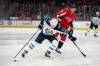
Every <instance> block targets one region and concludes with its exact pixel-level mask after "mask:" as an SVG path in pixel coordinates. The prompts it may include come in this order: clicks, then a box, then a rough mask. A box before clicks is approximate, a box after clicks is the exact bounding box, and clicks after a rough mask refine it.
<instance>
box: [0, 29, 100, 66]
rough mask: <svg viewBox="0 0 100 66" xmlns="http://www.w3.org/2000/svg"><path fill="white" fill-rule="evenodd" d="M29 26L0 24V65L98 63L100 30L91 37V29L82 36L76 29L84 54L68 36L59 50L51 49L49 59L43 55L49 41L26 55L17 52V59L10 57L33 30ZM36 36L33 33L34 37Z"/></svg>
mask: <svg viewBox="0 0 100 66" xmlns="http://www.w3.org/2000/svg"><path fill="white" fill-rule="evenodd" d="M36 30H37V29H30V28H0V66H100V32H98V36H99V37H94V36H93V32H91V33H89V34H88V36H84V33H85V31H81V30H75V32H74V36H76V37H77V41H76V43H77V45H78V46H79V47H80V49H81V50H82V51H83V52H84V53H85V54H86V55H87V57H86V58H84V57H83V56H82V55H81V53H80V52H79V51H78V50H77V48H76V47H75V46H74V44H73V43H72V42H71V41H70V40H67V41H66V42H65V44H64V46H63V47H62V49H61V51H62V54H61V55H60V54H57V53H53V54H52V55H51V58H50V59H48V58H46V57H45V56H44V54H45V52H46V50H47V48H48V47H49V45H50V43H49V41H47V40H45V41H44V42H43V44H41V45H39V46H37V48H35V49H34V50H33V51H31V52H30V53H29V54H28V55H27V56H26V58H21V57H20V54H19V55H18V57H17V59H18V61H17V62H14V61H12V59H13V57H14V56H15V55H16V54H17V53H18V51H19V50H20V49H21V48H22V47H23V45H24V44H25V43H26V42H27V41H28V40H29V38H30V37H31V36H32V35H33V34H34V33H35V32H36ZM34 39H35V37H34Z"/></svg>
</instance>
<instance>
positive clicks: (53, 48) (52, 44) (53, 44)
mask: <svg viewBox="0 0 100 66" xmlns="http://www.w3.org/2000/svg"><path fill="white" fill-rule="evenodd" d="M57 44H58V41H57V40H53V41H52V43H51V46H50V47H49V48H48V50H47V51H49V52H50V53H51V52H53V51H55V50H56V48H57V47H56V46H57Z"/></svg>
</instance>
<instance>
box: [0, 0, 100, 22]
mask: <svg viewBox="0 0 100 66" xmlns="http://www.w3.org/2000/svg"><path fill="white" fill-rule="evenodd" d="M69 5H75V6H76V7H77V12H76V13H77V16H78V17H77V20H78V21H80V20H81V21H87V20H89V18H90V17H91V16H92V15H93V14H94V13H95V12H96V11H100V0H0V19H2V20H3V19H4V20H8V19H10V18H13V17H15V18H17V19H18V20H39V19H40V18H41V15H42V13H47V14H48V15H49V16H51V15H53V14H54V13H55V12H57V11H58V10H60V9H61V8H64V7H65V6H69Z"/></svg>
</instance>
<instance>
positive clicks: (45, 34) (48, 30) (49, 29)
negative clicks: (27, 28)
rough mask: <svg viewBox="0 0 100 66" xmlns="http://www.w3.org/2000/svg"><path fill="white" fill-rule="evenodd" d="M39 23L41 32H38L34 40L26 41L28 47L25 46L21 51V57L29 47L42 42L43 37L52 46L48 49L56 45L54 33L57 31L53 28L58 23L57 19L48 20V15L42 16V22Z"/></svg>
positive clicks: (26, 52)
mask: <svg viewBox="0 0 100 66" xmlns="http://www.w3.org/2000/svg"><path fill="white" fill-rule="evenodd" d="M49 21H50V22H49ZM41 24H42V25H41ZM41 24H40V25H39V28H40V29H41V32H40V33H39V35H38V36H37V38H36V39H35V41H34V40H31V41H30V42H29V43H28V47H26V48H25V49H24V52H23V53H22V57H25V56H26V54H28V52H29V50H30V49H34V48H35V47H36V46H37V45H39V44H42V42H43V41H44V40H45V39H47V40H49V41H50V43H51V47H52V48H50V49H54V50H55V49H56V45H58V40H57V39H56V37H55V36H54V34H55V33H56V32H59V31H56V30H54V29H53V28H55V27H56V26H57V24H58V21H57V19H52V20H48V16H43V23H41ZM45 56H46V57H50V56H48V55H45Z"/></svg>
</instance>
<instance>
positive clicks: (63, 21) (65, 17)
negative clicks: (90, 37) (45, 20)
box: [46, 6, 76, 56]
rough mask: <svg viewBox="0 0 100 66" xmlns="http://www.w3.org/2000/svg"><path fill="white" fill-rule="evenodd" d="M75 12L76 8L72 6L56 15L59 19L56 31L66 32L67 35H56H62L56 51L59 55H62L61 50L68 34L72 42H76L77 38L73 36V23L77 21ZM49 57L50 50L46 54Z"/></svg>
mask: <svg viewBox="0 0 100 66" xmlns="http://www.w3.org/2000/svg"><path fill="white" fill-rule="evenodd" d="M75 11H76V8H75V7H74V6H71V7H69V8H63V9H61V10H60V11H58V12H57V13H56V14H55V16H56V17H57V18H59V25H58V27H57V28H55V29H58V30H60V31H63V30H66V31H65V34H60V33H56V34H55V35H56V36H58V35H60V41H59V43H58V46H57V48H56V50H55V51H56V52H57V53H60V54H61V51H60V49H61V47H62V46H63V44H64V42H65V41H66V38H67V34H68V35H69V36H68V38H69V39H70V40H71V41H76V37H74V36H73V35H72V34H73V21H74V20H75V19H76V14H75ZM66 33H67V34H66ZM48 55H50V50H47V52H46V56H48Z"/></svg>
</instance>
